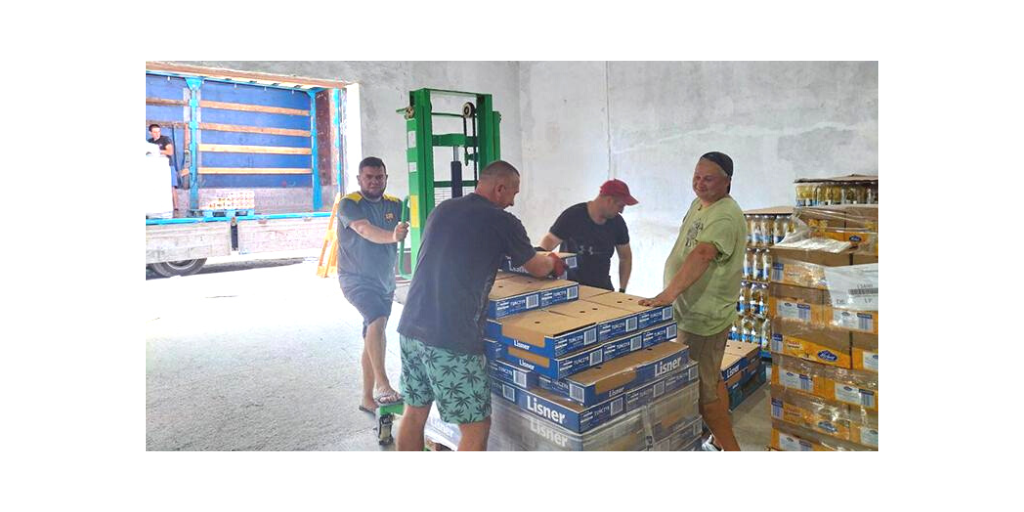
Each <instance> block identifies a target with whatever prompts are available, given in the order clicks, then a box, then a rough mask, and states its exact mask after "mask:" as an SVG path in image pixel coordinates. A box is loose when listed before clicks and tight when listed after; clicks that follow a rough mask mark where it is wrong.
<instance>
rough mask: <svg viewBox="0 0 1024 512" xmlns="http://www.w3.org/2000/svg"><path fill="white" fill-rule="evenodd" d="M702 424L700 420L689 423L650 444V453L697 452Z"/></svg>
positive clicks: (700, 440)
mask: <svg viewBox="0 0 1024 512" xmlns="http://www.w3.org/2000/svg"><path fill="white" fill-rule="evenodd" d="M703 427H704V423H703V420H701V418H697V419H695V420H692V421H690V422H689V423H687V424H686V425H684V426H683V427H682V428H680V429H679V430H678V431H677V432H675V433H673V434H672V435H670V436H668V437H666V438H664V439H662V440H660V441H656V442H654V443H653V444H651V447H650V448H648V450H649V451H652V452H680V451H699V450H700V446H701V443H702V441H703V440H702V439H701V433H702V431H703Z"/></svg>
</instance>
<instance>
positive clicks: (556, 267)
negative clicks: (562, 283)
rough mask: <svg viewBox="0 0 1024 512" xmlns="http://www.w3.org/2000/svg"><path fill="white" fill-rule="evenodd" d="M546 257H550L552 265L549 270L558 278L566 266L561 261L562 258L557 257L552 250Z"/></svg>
mask: <svg viewBox="0 0 1024 512" xmlns="http://www.w3.org/2000/svg"><path fill="white" fill-rule="evenodd" d="M548 258H551V263H552V265H553V267H552V270H551V275H552V276H554V277H556V278H558V277H560V276H561V275H562V274H564V273H565V270H566V266H565V262H564V261H562V258H559V257H558V255H557V254H555V253H553V252H551V253H548Z"/></svg>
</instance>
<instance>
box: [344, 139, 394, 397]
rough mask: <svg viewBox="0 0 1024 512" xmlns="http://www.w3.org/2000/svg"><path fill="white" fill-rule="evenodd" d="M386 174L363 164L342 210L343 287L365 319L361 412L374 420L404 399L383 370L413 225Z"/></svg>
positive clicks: (371, 162)
mask: <svg viewBox="0 0 1024 512" xmlns="http://www.w3.org/2000/svg"><path fill="white" fill-rule="evenodd" d="M387 178H388V175H387V169H386V167H385V166H384V162H383V161H382V160H381V159H379V158H376V157H372V156H371V157H367V158H365V159H363V161H362V162H360V163H359V175H358V176H357V179H358V181H359V192H353V193H351V194H349V195H347V196H345V197H344V198H343V199H342V200H341V204H340V205H339V207H338V281H339V282H340V283H341V291H342V293H343V294H344V295H345V299H347V300H348V301H349V302H350V303H351V304H352V305H353V306H355V307H356V309H357V310H359V314H360V315H362V317H363V398H362V402H361V403H360V405H359V409H360V410H362V411H365V412H368V413H370V414H375V411H376V409H377V406H378V405H384V404H391V403H395V402H398V401H400V400H401V396H400V395H399V394H398V392H397V391H395V389H394V388H393V387H391V382H390V381H389V380H388V375H387V372H386V371H385V368H384V347H385V346H386V345H387V339H386V338H385V336H384V327H385V326H386V325H387V322H388V317H389V316H391V304H392V300H393V298H394V293H395V251H396V249H397V247H396V246H397V243H398V242H400V241H402V240H403V239H405V235H406V234H407V233H408V232H409V225H408V224H407V223H405V222H400V221H401V218H402V201H401V200H399V199H398V198H397V197H393V196H389V195H387V194H385V193H384V190H385V189H386V188H387Z"/></svg>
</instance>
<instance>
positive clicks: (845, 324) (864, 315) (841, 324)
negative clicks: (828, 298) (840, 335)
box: [823, 306, 878, 334]
mask: <svg viewBox="0 0 1024 512" xmlns="http://www.w3.org/2000/svg"><path fill="white" fill-rule="evenodd" d="M823 317H824V320H825V321H824V323H826V324H828V325H831V326H832V327H837V328H840V329H847V330H850V331H859V332H866V333H869V334H878V311H854V310H851V309H839V308H833V307H831V306H827V307H826V308H825V310H824V313H823Z"/></svg>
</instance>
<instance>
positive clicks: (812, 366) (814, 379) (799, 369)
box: [772, 354, 832, 397]
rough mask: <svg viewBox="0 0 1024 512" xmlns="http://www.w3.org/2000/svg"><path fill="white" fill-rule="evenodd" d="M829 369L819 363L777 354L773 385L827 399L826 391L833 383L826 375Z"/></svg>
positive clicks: (773, 364)
mask: <svg viewBox="0 0 1024 512" xmlns="http://www.w3.org/2000/svg"><path fill="white" fill-rule="evenodd" d="M827 368H828V367H827V366H824V365H820V364H817V363H812V362H809V361H804V360H802V359H797V358H795V357H789V356H784V355H781V354H776V355H775V356H774V357H772V385H773V386H782V387H784V388H786V389H788V390H793V391H799V392H801V393H806V394H808V395H816V396H821V397H826V396H825V395H826V391H825V389H826V388H827V387H828V386H829V385H830V384H831V382H832V381H831V380H829V379H828V376H827V375H826V369H827Z"/></svg>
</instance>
